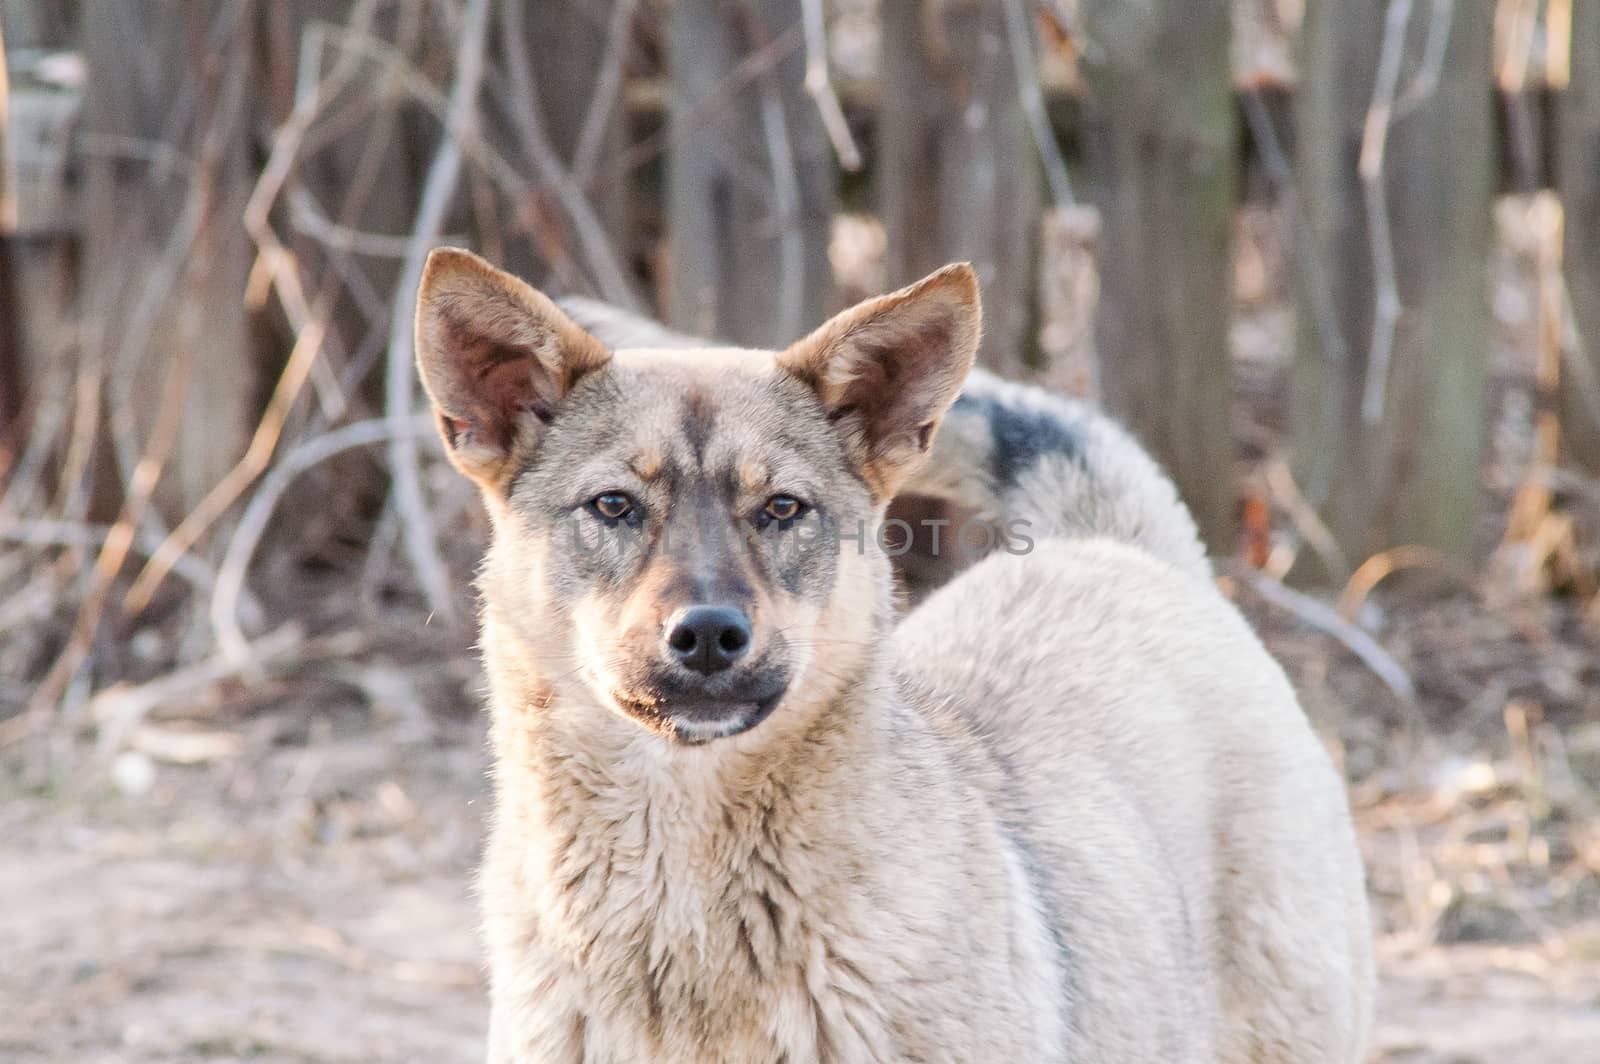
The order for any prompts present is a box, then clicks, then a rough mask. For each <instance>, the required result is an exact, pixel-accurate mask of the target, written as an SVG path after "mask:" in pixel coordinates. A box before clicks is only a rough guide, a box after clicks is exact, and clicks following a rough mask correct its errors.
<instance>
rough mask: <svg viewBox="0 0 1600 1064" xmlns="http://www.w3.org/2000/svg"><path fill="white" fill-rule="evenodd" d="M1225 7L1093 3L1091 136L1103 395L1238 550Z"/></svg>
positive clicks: (1217, 538) (1225, 547) (1219, 543)
mask: <svg viewBox="0 0 1600 1064" xmlns="http://www.w3.org/2000/svg"><path fill="white" fill-rule="evenodd" d="M1232 7H1233V5H1232V4H1231V3H1230V2H1229V0H1150V2H1147V3H1142V4H1128V3H1124V2H1121V0H1088V2H1086V3H1085V4H1084V7H1083V15H1084V29H1085V36H1086V39H1087V43H1086V46H1085V50H1084V60H1085V73H1086V75H1087V78H1088V82H1089V88H1090V99H1089V101H1088V104H1087V106H1086V108H1085V110H1086V114H1085V127H1084V139H1085V150H1086V155H1087V159H1088V163H1089V166H1090V178H1091V181H1092V183H1093V194H1094V196H1095V201H1096V203H1097V205H1098V206H1099V208H1100V212H1101V221H1102V229H1101V235H1100V306H1099V316H1098V322H1097V336H1098V343H1097V346H1098V349H1099V351H1100V362H1101V367H1102V374H1103V382H1102V389H1103V392H1104V394H1105V398H1106V404H1107V406H1108V407H1109V408H1110V409H1111V410H1113V411H1114V412H1116V413H1117V414H1119V415H1120V416H1121V417H1122V418H1124V419H1125V420H1126V421H1127V422H1128V424H1129V425H1130V426H1131V427H1132V428H1133V430H1134V431H1135V432H1136V433H1137V434H1138V435H1139V437H1140V438H1141V439H1142V440H1143V441H1144V442H1145V444H1146V445H1147V446H1149V447H1150V448H1151V450H1152V451H1153V452H1154V453H1155V455H1156V457H1157V458H1158V459H1159V460H1160V461H1161V462H1162V464H1163V465H1165V466H1166V467H1167V469H1168V470H1169V471H1170V472H1171V473H1172V476H1173V478H1174V480H1176V482H1177V484H1178V489H1179V492H1180V493H1181V494H1182V496H1183V498H1184V501H1185V502H1187V503H1188V504H1189V507H1190V509H1192V510H1193V511H1194V515H1195V518H1196V520H1197V522H1198V523H1199V525H1200V529H1201V532H1202V534H1203V535H1204V536H1205V539H1206V543H1207V545H1208V547H1209V548H1210V550H1211V551H1212V552H1213V553H1216V554H1228V553H1231V552H1232V551H1233V549H1234V542H1233V528H1234V517H1235V515H1234V509H1235V486H1234V461H1233V445H1232V433H1231V431H1230V426H1229V400H1230V395H1231V381H1230V359H1229V339H1228V337H1229V329H1228V326H1229V318H1230V314H1231V310H1232V295H1233V293H1232V257H1231V254H1230V246H1231V244H1230V238H1231V230H1232V225H1233V207H1234V194H1235V190H1236V186H1237V176H1236V171H1237V156H1238V128H1237V126H1238V120H1237V116H1236V112H1235V109H1234V102H1233V91H1232V80H1231V76H1230V67H1229V62H1230V56H1229V48H1230V40H1231V25H1232V20H1231V14H1232Z"/></svg>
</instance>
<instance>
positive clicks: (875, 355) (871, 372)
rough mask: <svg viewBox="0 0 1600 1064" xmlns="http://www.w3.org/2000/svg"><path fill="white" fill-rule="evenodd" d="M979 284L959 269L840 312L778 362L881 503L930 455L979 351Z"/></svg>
mask: <svg viewBox="0 0 1600 1064" xmlns="http://www.w3.org/2000/svg"><path fill="white" fill-rule="evenodd" d="M981 320H982V311H981V309H980V303H979V296H978V279H977V276H976V275H975V274H974V273H973V272H972V267H971V266H969V265H968V264H966V263H954V264H952V265H949V266H946V267H944V268H943V269H941V270H939V271H937V272H935V273H933V274H930V275H929V276H927V277H925V278H923V279H922V280H921V281H918V282H917V283H916V284H914V285H911V286H910V287H908V288H903V289H901V290H900V291H898V292H892V293H890V294H889V295H886V296H879V297H878V298H876V299H869V300H867V301H865V302H863V303H859V304H857V305H856V306H854V307H852V308H850V309H849V310H846V311H844V312H843V313H841V314H838V315H836V316H835V317H833V318H832V319H830V320H829V321H828V322H827V323H826V324H824V325H823V326H822V327H821V328H820V329H818V330H817V331H816V332H814V333H812V334H811V335H810V336H807V337H806V338H805V339H803V340H801V341H799V342H798V343H796V344H794V345H793V346H792V347H790V348H789V349H788V350H787V351H785V352H783V354H781V355H779V356H778V364H779V365H780V366H781V367H782V368H784V369H786V370H787V371H789V372H790V373H792V374H793V375H794V376H796V377H798V378H800V379H801V380H802V381H805V382H806V383H807V384H809V385H810V386H811V387H812V388H813V389H815V390H816V393H817V397H818V398H819V399H820V400H821V401H822V405H823V407H824V408H825V409H826V410H827V411H828V417H829V418H830V420H832V421H833V423H834V426H835V428H836V430H837V431H838V432H839V433H840V435H841V437H842V438H843V440H844V442H845V446H846V448H847V450H848V452H849V454H850V456H851V459H852V461H853V462H854V463H855V464H856V467H857V470H858V471H859V472H860V473H861V474H862V477H863V479H865V480H866V482H867V486H868V487H869V488H871V489H872V492H873V494H874V496H875V497H876V498H878V499H879V500H883V499H888V498H889V497H890V496H892V495H893V494H894V491H895V489H896V488H897V487H898V486H899V485H900V484H901V483H902V482H903V481H904V480H905V478H906V477H907V476H909V475H910V474H911V473H912V472H913V471H914V470H915V469H916V468H917V466H918V465H920V464H921V463H922V461H923V460H924V459H925V458H926V457H927V453H928V450H929V448H930V447H931V446H932V444H933V435H934V433H935V432H936V431H937V430H938V427H939V422H940V420H941V419H942V418H943V417H944V413H945V411H946V410H947V409H949V407H950V404H951V403H952V402H954V401H955V398H956V396H957V394H959V393H960V391H961V385H962V382H963V381H965V380H966V376H967V371H968V370H970V369H971V368H972V360H973V358H974V357H975V356H976V354H977V350H978V337H979V329H980V323H981Z"/></svg>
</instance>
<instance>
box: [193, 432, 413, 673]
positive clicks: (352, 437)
mask: <svg viewBox="0 0 1600 1064" xmlns="http://www.w3.org/2000/svg"><path fill="white" fill-rule="evenodd" d="M397 432H398V433H404V434H405V435H407V436H409V437H410V438H411V439H412V440H416V439H417V438H418V437H419V436H422V437H425V438H428V439H433V438H435V437H434V432H433V420H432V419H431V418H430V417H428V416H427V415H425V414H413V415H411V416H410V417H409V418H405V419H394V418H389V417H381V418H372V419H370V420H368V421H357V422H355V423H354V424H351V425H346V426H344V427H343V428H340V429H335V430H334V431H332V432H329V433H326V434H324V435H321V436H316V437H313V438H312V439H309V440H306V441H305V442H304V443H301V444H299V445H298V446H296V447H295V448H294V449H293V450H292V451H290V452H289V453H288V454H287V455H285V456H284V457H283V459H282V460H281V461H280V462H278V464H277V465H275V466H273V468H272V472H270V473H268V474H267V475H266V476H265V477H263V478H262V480H261V483H260V485H259V486H257V488H256V490H255V492H254V493H253V494H252V495H251V496H250V503H249V505H248V506H246V507H245V510H244V513H243V514H242V515H241V516H240V518H239V527H238V528H237V529H235V530H234V533H233V536H232V538H231V539H229V541H228V550H227V553H226V554H224V555H223V558H222V564H221V565H220V566H219V567H218V569H217V581H216V587H215V589H214V591H213V592H212V595H211V628H212V631H213V633H214V634H215V635H216V639H217V645H218V647H219V648H220V651H221V654H222V656H223V657H224V658H227V659H230V660H232V659H240V658H243V657H244V656H245V655H246V654H247V653H248V651H249V641H248V640H247V639H246V638H245V634H244V629H243V627H242V625H241V623H240V619H239V614H240V608H239V607H240V602H241V600H242V598H243V596H244V593H245V590H244V588H245V578H246V576H248V574H249V571H250V562H251V559H252V558H254V557H255V551H256V545H257V544H258V543H259V542H260V541H261V536H262V534H263V533H265V532H266V530H267V522H268V521H270V520H271V519H272V514H273V511H274V510H276V509H277V506H278V502H279V500H280V499H282V498H283V493H284V492H285V491H287V490H288V488H289V485H291V484H292V483H294V481H295V478H297V477H298V476H300V474H302V473H304V472H305V471H306V470H308V469H310V468H311V467H312V466H314V465H316V464H318V463H319V462H325V461H327V460H328V459H330V458H333V457H334V456H335V455H339V454H343V453H344V452H345V451H348V450H352V449H354V448H357V447H370V446H372V445H373V444H377V443H389V442H393V440H394V438H395V434H396V433H397ZM396 499H397V500H398V495H397V496H396ZM395 512H396V513H398V512H399V510H398V503H397V504H396V511H395Z"/></svg>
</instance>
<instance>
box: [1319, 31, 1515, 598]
mask: <svg viewBox="0 0 1600 1064" xmlns="http://www.w3.org/2000/svg"><path fill="white" fill-rule="evenodd" d="M1492 8H1493V5H1492V4H1491V3H1489V2H1488V0H1472V2H1470V3H1466V4H1457V5H1455V8H1454V18H1453V22H1452V25H1451V27H1450V32H1449V36H1448V42H1447V45H1446V50H1445V53H1444V59H1443V63H1442V65H1441V66H1440V70H1439V80H1438V83H1437V84H1436V85H1435V86H1433V87H1432V89H1431V91H1427V92H1426V93H1425V94H1423V95H1420V96H1416V97H1413V98H1411V99H1407V98H1406V94H1407V93H1408V92H1410V91H1411V86H1412V85H1414V84H1415V76H1416V73H1417V70H1418V69H1419V66H1420V63H1421V62H1422V57H1421V56H1420V55H1419V54H1418V53H1417V50H1416V49H1409V48H1406V47H1405V46H1404V42H1403V41H1400V42H1398V43H1397V41H1396V39H1395V33H1396V32H1399V30H1386V27H1385V23H1386V19H1387V13H1386V12H1387V11H1393V10H1398V9H1395V8H1390V7H1388V5H1384V4H1380V3H1375V2H1371V0H1313V2H1311V3H1310V4H1308V6H1307V12H1306V23H1305V29H1304V44H1303V47H1302V49H1301V54H1302V69H1301V83H1300V100H1299V130H1298V155H1299V158H1298V165H1299V174H1298V178H1299V184H1300V204H1301V209H1302V211H1303V212H1304V217H1303V224H1305V225H1306V226H1307V230H1308V231H1307V237H1308V239H1307V240H1306V244H1307V245H1308V246H1309V250H1310V254H1312V255H1315V256H1317V261H1315V262H1312V263H1302V264H1301V269H1300V288H1301V299H1300V311H1301V313H1300V324H1299V330H1298V342H1297V351H1296V360H1295V366H1294V397H1293V404H1292V405H1293V415H1292V416H1293V420H1294V426H1293V438H1294V467H1295V471H1296V475H1297V477H1298V479H1299V482H1300V486H1301V489H1302V491H1303V492H1304V493H1305V494H1306V495H1307V497H1308V498H1310V499H1311V501H1312V502H1313V503H1315V504H1316V505H1317V507H1318V509H1319V511H1320V512H1321V514H1322V516H1323V519H1324V520H1325V521H1326V522H1327V524H1328V526H1329V528H1330V529H1331V530H1332V532H1333V534H1334V536H1335V538H1336V539H1337V540H1338V541H1339V543H1340V544H1341V546H1342V547H1343V548H1344V552H1345V553H1346V554H1347V555H1348V556H1349V557H1350V559H1351V561H1352V562H1359V561H1360V560H1361V559H1362V558H1364V557H1366V556H1367V555H1369V554H1371V553H1373V552H1375V551H1378V550H1382V549H1384V548H1387V547H1392V546H1396V545H1399V544H1403V543H1418V544H1422V545H1424V546H1428V547H1432V548H1435V549H1437V550H1440V551H1443V552H1445V553H1446V554H1448V555H1450V556H1453V557H1455V558H1458V559H1462V560H1468V559H1470V557H1471V556H1472V553H1473V548H1474V541H1475V536H1476V532H1477V517H1478V514H1479V508H1480V502H1481V498H1480V496H1481V486H1480V470H1479V465H1480V459H1481V454H1482V450H1483V443H1484V428H1485V420H1486V419H1485V417H1484V380H1485V373H1486V369H1487V361H1488V346H1489V341H1488V337H1489V315H1488V310H1489V304H1488V276H1487V265H1488V260H1489V241H1490V205H1491V197H1492V194H1493V190H1494V183H1495V175H1496V174H1497V172H1498V170H1497V168H1498V162H1497V148H1496V140H1495V136H1494V122H1493V113H1492V106H1493V102H1494V96H1493V91H1492V86H1491V72H1492V66H1493V63H1492V55H1491V51H1492V26H1493V17H1492V15H1493V10H1492ZM1438 10H1440V8H1439V7H1438V6H1437V5H1431V4H1427V5H1425V4H1417V5H1415V6H1414V7H1413V8H1412V19H1413V25H1411V26H1409V27H1402V28H1401V29H1409V31H1410V32H1409V33H1408V34H1407V35H1406V38H1405V39H1406V40H1412V39H1416V38H1415V35H1417V34H1421V35H1422V38H1423V39H1425V38H1426V35H1427V27H1426V26H1425V25H1424V24H1422V23H1423V20H1425V19H1426V18H1428V15H1429V12H1430V11H1438ZM1444 10H1450V9H1449V8H1445V9H1444ZM1386 46H1387V47H1389V48H1398V49H1399V51H1398V52H1396V53H1395V59H1396V63H1395V65H1394V67H1393V69H1392V71H1391V73H1392V74H1393V77H1391V78H1389V79H1388V80H1389V81H1391V82H1392V85H1393V88H1394V92H1393V93H1392V94H1389V93H1386V92H1385V91H1383V90H1382V88H1381V82H1382V79H1380V73H1381V70H1380V68H1381V67H1382V66H1383V64H1382V62H1380V59H1381V57H1382V54H1383V53H1384V51H1385V48H1386ZM1375 94H1376V96H1378V97H1389V98H1392V100H1393V102H1394V103H1395V104H1396V105H1398V106H1403V107H1404V108H1405V111H1404V114H1403V118H1399V119H1398V120H1395V119H1391V121H1390V122H1389V123H1388V124H1387V126H1384V125H1382V124H1378V125H1376V127H1375V129H1376V130H1377V131H1378V132H1382V133H1383V135H1382V138H1381V144H1379V143H1378V142H1377V141H1376V138H1375V137H1369V144H1368V146H1367V151H1368V156H1369V163H1371V164H1376V163H1377V162H1378V161H1379V159H1380V158H1381V164H1382V165H1381V167H1377V166H1374V169H1373V170H1372V173H1373V176H1374V180H1373V182H1372V183H1371V185H1370V189H1369V190H1368V191H1369V192H1370V193H1376V194H1377V197H1381V199H1379V198H1376V197H1375V196H1372V195H1368V196H1365V197H1364V195H1363V192H1364V189H1363V185H1362V179H1361V175H1360V173H1359V172H1358V165H1359V161H1360V159H1361V156H1362V149H1363V143H1362V142H1363V130H1364V128H1365V127H1366V125H1367V121H1368V112H1369V109H1370V108H1371V105H1372V103H1373V100H1374V98H1375ZM1402 101H1404V102H1403V103H1402ZM1385 130H1386V132H1385ZM1379 147H1381V156H1378V155H1377V154H1376V151H1377V149H1378V148H1379ZM1385 209H1386V211H1387V215H1388V225H1387V226H1386V227H1385V226H1382V225H1375V224H1374V222H1375V221H1381V220H1382V219H1381V215H1379V214H1378V213H1376V211H1382V210H1385ZM1385 233H1386V234H1387V242H1386V245H1385V244H1383V243H1378V244H1375V243H1374V239H1375V237H1376V238H1377V239H1378V240H1380V241H1382V240H1383V237H1384V235H1385ZM1385 246H1387V248H1389V249H1391V250H1392V253H1393V267H1392V270H1380V269H1379V268H1378V266H1376V265H1375V262H1376V263H1381V262H1382V261H1383V253H1384V247H1385ZM1375 251H1376V254H1375ZM1386 278H1387V279H1388V280H1390V281H1392V284H1393V288H1392V292H1393V293H1394V295H1395V296H1396V297H1397V306H1396V307H1395V310H1396V311H1397V314H1396V315H1395V317H1394V319H1393V321H1392V327H1391V325H1390V324H1386V323H1385V322H1384V321H1382V320H1380V321H1379V324H1378V327H1376V328H1375V327H1374V321H1375V315H1376V314H1377V308H1378V307H1379V305H1380V299H1381V294H1382V292H1383V291H1384V288H1385V279H1386ZM1315 284H1321V285H1323V286H1324V288H1323V290H1321V291H1317V290H1315V288H1314V285H1315ZM1385 348H1388V350H1389V355H1388V359H1387V372H1384V369H1385V367H1384V365H1383V362H1384V358H1383V351H1384V350H1385ZM1305 575H1306V576H1307V577H1315V576H1316V575H1318V574H1316V573H1315V572H1313V571H1312V570H1311V569H1310V568H1308V569H1307V570H1306V571H1305ZM1323 575H1326V574H1323Z"/></svg>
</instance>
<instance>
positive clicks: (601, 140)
mask: <svg viewBox="0 0 1600 1064" xmlns="http://www.w3.org/2000/svg"><path fill="white" fill-rule="evenodd" d="M638 3H639V0H615V2H614V3H613V5H612V7H611V24H610V26H608V27H607V28H606V51H605V55H604V56H602V57H601V59H600V74H599V76H598V77H597V78H595V84H594V98H593V99H592V100H590V101H589V111H588V113H587V114H586V115H584V117H583V128H582V130H581V131H580V132H579V133H578V147H577V149H576V150H575V151H573V153H572V182H573V184H575V185H577V186H578V187H579V188H588V187H589V181H590V180H591V179H592V178H593V177H594V174H595V167H596V166H597V165H598V164H599V161H600V149H601V147H602V146H603V145H604V144H605V135H606V128H607V127H608V126H609V125H610V124H611V121H612V118H613V116H614V115H615V114H616V110H617V100H618V98H619V97H620V96H621V91H622V75H623V72H624V70H625V69H626V67H627V60H628V46H629V44H630V43H632V40H633V34H632V33H631V32H630V31H631V30H632V28H633V13H634V10H635V9H636V8H637V7H638Z"/></svg>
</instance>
